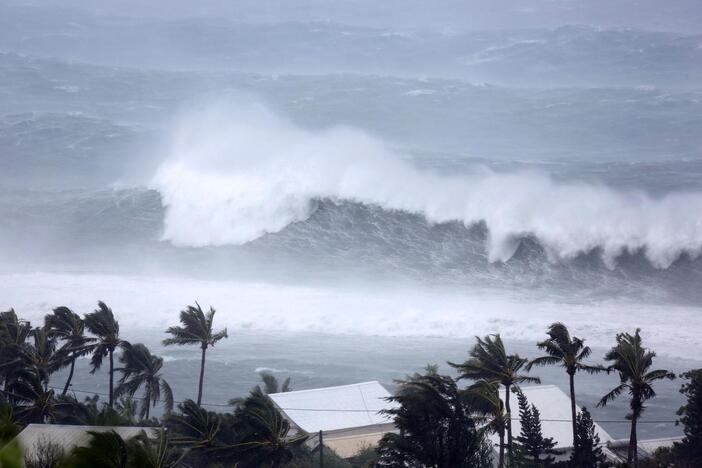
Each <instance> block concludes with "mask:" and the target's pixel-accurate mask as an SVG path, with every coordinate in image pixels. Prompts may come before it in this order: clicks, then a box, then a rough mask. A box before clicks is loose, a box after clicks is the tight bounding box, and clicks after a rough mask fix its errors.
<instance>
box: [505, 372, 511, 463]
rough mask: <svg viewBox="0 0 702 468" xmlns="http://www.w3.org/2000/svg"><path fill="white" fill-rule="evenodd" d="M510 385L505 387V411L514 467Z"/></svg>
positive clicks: (509, 450) (508, 449) (508, 448)
mask: <svg viewBox="0 0 702 468" xmlns="http://www.w3.org/2000/svg"><path fill="white" fill-rule="evenodd" d="M509 390H510V385H505V410H506V411H507V454H508V455H509V462H510V466H511V465H512V412H511V411H510V409H509Z"/></svg>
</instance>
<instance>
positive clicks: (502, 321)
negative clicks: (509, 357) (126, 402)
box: [0, 7, 702, 437]
mask: <svg viewBox="0 0 702 468" xmlns="http://www.w3.org/2000/svg"><path fill="white" fill-rule="evenodd" d="M27 11H29V10H25V9H22V8H17V9H16V8H10V7H8V8H6V9H5V10H3V12H4V13H6V15H5V16H2V17H0V25H2V24H4V23H2V22H3V21H5V22H6V23H5V26H7V27H4V28H2V27H0V31H2V32H0V103H1V104H2V106H1V107H0V220H2V221H1V222H0V309H7V308H9V307H15V309H16V310H17V311H18V313H19V314H20V315H21V316H23V317H25V318H28V319H31V320H32V321H33V322H35V323H36V322H39V321H41V319H42V317H43V316H44V314H46V313H48V312H49V311H50V310H51V308H52V307H55V306H58V305H67V306H70V307H72V308H73V309H74V310H76V311H77V312H80V313H86V312H89V311H91V310H92V309H93V308H94V307H95V304H96V302H97V300H104V301H106V302H107V303H108V304H109V305H111V306H112V307H113V309H114V310H115V313H116V315H117V317H118V319H119V321H120V324H121V325H122V329H123V333H124V334H125V336H127V337H128V338H129V339H130V340H132V341H144V342H146V343H147V344H148V345H149V346H152V347H154V348H155V349H156V350H157V351H158V352H160V353H162V354H163V355H164V356H165V357H166V359H167V366H166V373H167V376H168V378H169V380H170V381H171V383H172V384H173V386H174V387H175V388H176V394H177V397H178V398H185V397H188V396H192V394H191V393H188V392H189V390H188V388H189V385H191V384H192V382H193V375H195V374H196V372H197V369H196V367H197V359H198V358H197V356H196V355H195V353H193V352H192V350H176V349H162V348H161V347H160V345H159V341H160V339H161V338H162V336H161V334H160V332H161V331H162V330H164V329H165V328H166V327H167V326H168V325H171V324H174V323H175V321H176V320H177V313H178V311H179V310H181V309H182V308H183V307H185V306H186V305H187V304H192V303H193V302H194V301H199V302H200V303H201V304H202V305H203V306H209V305H212V306H214V307H215V308H216V309H217V310H218V312H217V322H218V323H219V325H220V326H226V327H228V329H229V331H230V334H231V338H230V339H229V340H228V341H227V342H226V343H222V344H221V346H220V345H218V347H217V348H216V349H215V351H214V352H213V353H212V354H211V358H210V361H209V367H208V385H207V388H208V390H207V393H206V395H207V397H206V400H208V401H209V402H213V403H216V404H221V403H224V402H226V400H227V399H228V398H230V397H234V396H238V395H241V394H242V393H243V392H245V391H247V389H249V388H250V387H251V386H252V385H254V384H255V383H256V380H257V376H256V370H257V369H263V368H270V369H273V370H274V371H275V372H276V375H279V376H281V377H284V376H287V375H290V376H291V377H292V379H293V386H294V387H295V388H309V387H314V386H318V385H333V384H344V383H351V382H355V381H360V380H373V379H378V380H381V381H382V382H383V383H384V384H386V385H388V386H389V387H392V385H393V384H392V382H393V379H397V378H401V377H403V376H404V375H405V374H407V373H411V372H414V371H416V370H418V369H420V368H421V367H422V366H423V365H424V364H426V363H428V362H432V363H444V362H445V361H446V360H449V359H451V360H459V359H460V358H461V356H465V353H466V352H467V349H468V348H469V347H470V345H471V343H472V339H473V337H474V336H475V335H485V334H488V333H500V334H501V335H502V336H503V337H505V338H506V339H507V340H508V342H509V343H510V344H511V345H512V346H514V347H515V349H518V350H519V352H520V353H522V354H525V355H527V356H533V355H535V349H534V348H533V344H534V343H535V342H536V341H537V340H539V339H541V338H542V337H543V334H544V330H545V328H546V327H547V325H548V324H550V323H552V322H554V321H563V322H565V323H566V324H568V325H569V326H570V327H571V330H572V332H573V333H574V334H576V335H578V336H583V337H585V338H587V340H588V343H589V344H591V345H592V346H593V347H594V348H595V349H596V353H595V355H596V357H601V356H602V355H603V354H604V350H606V349H607V347H609V346H611V345H612V344H613V342H614V338H615V336H616V334H617V333H618V332H621V331H633V330H634V329H635V328H636V327H641V328H642V329H643V336H644V340H645V342H646V344H647V345H650V346H651V347H652V348H653V349H655V350H656V351H657V352H658V353H659V355H660V358H659V360H658V361H657V364H658V365H660V366H661V367H669V368H671V369H674V370H676V371H683V370H685V369H687V368H690V367H694V366H699V365H700V361H701V360H700V358H699V355H700V351H702V347H701V346H700V342H699V335H700V331H701V327H700V326H699V325H698V324H699V323H700V320H699V317H700V313H702V308H701V306H702V289H700V287H699V285H700V284H701V281H702V259H701V258H700V253H701V250H702V159H700V151H701V150H702V133H701V132H700V128H702V127H701V126H702V117H701V116H702V86H701V83H702V69H700V63H702V61H700V60H699V58H700V50H702V49H701V48H700V47H699V43H700V37H699V36H697V35H693V34H680V33H659V32H655V33H654V32H647V31H639V30H631V29H598V28H589V27H573V26H568V27H563V28H557V29H553V30H529V31H491V32H465V33H456V34H453V33H451V34H449V33H437V32H427V31H424V32H422V31H388V30H382V29H373V28H354V27H350V26H348V27H347V26H344V25H338V24H333V23H329V24H323V25H320V24H318V23H314V24H313V23H309V24H307V23H299V24H278V25H275V24H273V25H271V24H267V25H260V24H258V25H247V24H245V23H237V24H235V25H230V26H227V28H224V29H218V28H219V27H214V26H213V25H212V24H211V23H209V22H207V21H204V22H185V23H178V22H166V23H159V25H158V28H155V26H154V24H152V23H149V24H146V23H143V22H129V21H127V23H124V22H123V21H126V20H124V19H113V20H110V21H107V23H105V21H106V20H105V19H104V18H99V17H94V16H90V15H88V16H85V17H83V16H81V17H80V18H79V19H80V21H78V20H76V21H78V22H76V21H71V18H69V17H68V16H70V15H69V14H68V13H66V12H63V13H61V12H59V13H61V14H59V13H56V15H54V16H52V21H51V22H50V23H51V24H48V23H42V22H41V21H39V19H40V18H42V16H41V15H40V16H32V17H31V19H32V21H29V19H28V18H29V16H27V15H28V13H27ZM32 11H34V14H36V13H37V11H35V10H32ZM64 13H65V15H68V16H65V15H64ZM30 16H31V15H30ZM73 20H75V18H73ZM54 23H55V24H54ZM18 25H24V26H23V27H22V28H19V26H18ZM56 25H58V26H56ZM176 27H178V28H180V29H178V31H179V32H178V34H179V35H178V36H177V37H178V38H179V40H182V41H183V43H186V42H187V43H188V44H190V45H191V46H192V47H190V48H188V47H180V48H179V47H171V48H168V51H167V52H163V53H158V52H159V51H158V50H156V49H155V47H157V45H158V44H157V42H156V41H155V40H154V37H155V36H154V34H155V35H156V36H158V37H161V36H159V34H166V33H168V31H172V30H171V29H170V28H176ZM32 28H34V29H32ZM47 28H48V29H47ZM52 28H58V29H57V30H56V31H54V29H52ZM105 28H108V29H109V28H117V29H119V30H121V29H120V28H122V29H125V28H126V29H125V30H129V31H130V35H129V37H132V38H133V39H131V40H134V41H135V42H139V41H141V43H140V44H139V47H131V48H130V47H126V46H124V47H122V48H120V49H119V50H117V51H115V53H114V54H111V53H105V52H106V50H108V49H109V48H110V47H112V46H114V44H112V42H111V41H112V40H113V36H111V35H109V34H108V36H109V37H107V36H103V31H104V30H105ZM159 28H161V29H159ZM203 28H204V30H206V31H209V33H210V34H211V35H205V36H203V35H202V34H201V33H202V31H203ZM228 28H229V29H228ZM20 29H22V34H21V35H20V34H19V32H18V31H19V30H20ZM48 30H50V31H53V33H52V34H53V36H51V37H54V40H53V41H48V42H47V40H46V37H48V36H47V34H48V33H47V31H48ZM169 34H170V33H169ZM181 34H182V36H181ZM20 37H21V40H20V39H19V38H20ZM174 37H175V36H174ZM292 37H294V38H296V40H295V41H292V40H290V38H292ZM320 37H324V38H326V39H325V41H320V40H319V39H320ZM149 38H150V39H149ZM232 38H239V39H237V40H236V41H235V40H233V39H232ZM123 39H124V40H125V41H126V40H128V39H126V36H125V37H124V38H123ZM147 39H149V40H147ZM264 39H265V40H264ZM201 40H202V41H204V42H202V43H201V42H198V41H201ZM75 41H78V42H80V43H81V44H83V45H82V46H81V47H77V46H76V43H77V42H75ZM142 44H143V47H142ZM329 44H335V45H334V46H330V45H329ZM379 44H380V45H379ZM252 51H253V52H256V53H253V52H252ZM339 51H344V54H339ZM436 51H439V52H436ZM340 57H342V58H343V59H342V58H340ZM85 364H86V363H85V362H82V363H81V369H80V370H81V372H80V373H79V376H78V377H77V379H76V384H75V387H76V388H77V389H85V390H86V391H103V390H104V385H103V384H102V383H101V382H99V381H98V379H97V377H94V376H88V375H86V374H85V372H82V371H83V370H84V369H83V368H84V367H85ZM539 374H541V375H542V376H543V377H544V381H545V382H547V383H551V382H552V383H556V384H559V385H561V386H562V385H564V382H565V379H563V378H562V377H563V376H562V375H560V373H558V372H557V370H555V369H544V370H543V371H541V370H539ZM98 377H99V376H98ZM612 379H613V378H612V377H583V378H582V401H583V402H584V403H585V404H587V405H588V406H590V407H591V406H592V405H593V404H594V402H596V401H597V398H598V396H599V395H601V394H602V393H604V391H606V390H607V388H608V386H609V385H612V383H613V380H612ZM56 381H59V382H60V381H61V376H57V379H56ZM678 385H679V382H678V383H670V384H668V383H666V384H661V386H660V392H659V397H658V398H657V399H656V400H655V402H653V403H652V404H651V405H650V407H649V408H648V410H647V411H648V412H647V417H648V418H649V419H650V420H652V421H655V420H662V421H669V420H672V419H674V412H675V410H676V409H677V408H678V406H679V405H680V395H679V393H678V392H677V388H678ZM624 404H625V403H624V401H623V400H622V401H621V402H618V403H616V404H615V405H613V406H612V407H611V408H606V409H604V410H597V411H596V412H595V415H596V416H597V417H598V418H600V419H616V418H621V417H623V415H624V414H625V412H626V411H625V408H624ZM643 426H644V427H642V433H644V435H647V436H648V435H650V436H663V435H669V434H676V433H679V428H676V427H675V426H674V425H672V424H671V423H661V424H660V425H656V424H644V425H643ZM606 427H607V429H608V430H610V431H611V432H612V434H614V435H615V436H618V437H619V436H624V435H625V433H626V429H625V428H623V425H622V424H619V423H610V424H609V425H606Z"/></svg>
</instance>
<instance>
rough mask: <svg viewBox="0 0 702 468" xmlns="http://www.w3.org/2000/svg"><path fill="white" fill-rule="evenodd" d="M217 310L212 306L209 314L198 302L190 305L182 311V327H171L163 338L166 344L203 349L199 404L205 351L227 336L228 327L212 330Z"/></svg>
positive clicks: (199, 402) (199, 392)
mask: <svg viewBox="0 0 702 468" xmlns="http://www.w3.org/2000/svg"><path fill="white" fill-rule="evenodd" d="M214 315H215V310H214V309H213V308H212V307H210V310H209V312H207V315H205V313H204V312H203V311H202V308H201V307H200V304H198V303H197V302H196V303H195V306H188V307H187V308H186V309H185V310H183V311H181V313H180V323H181V324H182V325H183V326H182V327H170V328H169V329H168V330H166V333H168V334H170V335H171V337H170V338H166V339H165V340H163V344H164V346H169V345H191V344H199V345H200V349H201V350H202V358H201V360H200V382H199V384H198V388H197V404H198V405H200V404H201V403H202V382H203V380H204V378H205V353H206V352H207V348H209V347H210V346H214V345H215V343H217V342H218V341H219V340H221V339H222V338H227V329H226V328H225V329H224V330H220V331H218V332H213V331H212V321H213V319H214Z"/></svg>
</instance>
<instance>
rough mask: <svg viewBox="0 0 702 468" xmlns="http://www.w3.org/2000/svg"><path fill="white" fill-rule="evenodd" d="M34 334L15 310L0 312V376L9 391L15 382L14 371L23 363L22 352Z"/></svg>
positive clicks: (27, 323) (28, 324)
mask: <svg viewBox="0 0 702 468" xmlns="http://www.w3.org/2000/svg"><path fill="white" fill-rule="evenodd" d="M31 332H32V324H31V323H29V322H27V321H26V320H21V319H20V318H19V317H17V313H16V312H15V310H14V309H10V310H8V311H5V312H0V358H1V359H2V366H1V367H0V376H1V377H2V379H3V388H4V389H5V390H7V387H8V385H9V384H10V382H11V381H12V380H13V375H14V371H15V370H16V367H17V366H18V365H19V364H20V363H21V355H22V350H23V349H24V348H25V346H26V343H25V342H26V341H27V338H29V335H30V334H31Z"/></svg>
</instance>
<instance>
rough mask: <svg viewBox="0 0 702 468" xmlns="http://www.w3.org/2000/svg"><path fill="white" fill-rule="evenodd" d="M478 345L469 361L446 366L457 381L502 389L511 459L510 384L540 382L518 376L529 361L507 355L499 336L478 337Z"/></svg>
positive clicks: (471, 353) (532, 378)
mask: <svg viewBox="0 0 702 468" xmlns="http://www.w3.org/2000/svg"><path fill="white" fill-rule="evenodd" d="M476 339H477V341H478V342H477V343H476V344H475V346H473V349H471V351H470V353H469V355H470V359H468V360H467V361H465V362H464V363H462V364H454V363H451V362H449V365H451V366H452V367H455V368H456V369H457V370H458V372H459V374H460V375H459V377H458V380H460V379H471V380H487V381H488V382H492V383H496V384H501V385H503V386H504V387H505V409H506V411H507V417H508V418H507V449H508V450H509V454H510V457H511V456H512V420H511V414H512V413H511V411H510V406H509V394H510V391H511V389H512V386H513V385H518V384H520V383H523V382H533V383H541V380H540V379H539V378H538V377H530V376H528V375H525V374H520V373H519V371H520V370H521V369H522V368H523V367H524V366H526V364H527V363H528V362H529V361H528V360H527V359H524V358H521V357H519V355H518V354H507V351H506V350H505V345H504V343H503V342H502V338H500V335H499V334H497V335H488V336H486V337H485V338H484V339H481V338H480V337H477V336H476Z"/></svg>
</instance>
